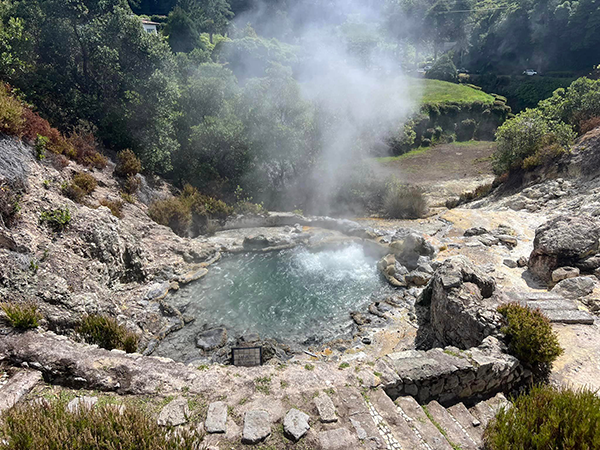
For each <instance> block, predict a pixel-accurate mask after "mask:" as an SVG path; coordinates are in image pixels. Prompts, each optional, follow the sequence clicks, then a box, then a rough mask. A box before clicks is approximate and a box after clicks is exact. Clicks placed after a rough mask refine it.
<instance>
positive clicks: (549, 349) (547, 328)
mask: <svg viewBox="0 0 600 450" xmlns="http://www.w3.org/2000/svg"><path fill="white" fill-rule="evenodd" d="M498 312H499V313H500V314H502V315H503V316H504V318H505V320H506V324H505V326H504V327H503V328H502V330H501V331H502V332H503V333H504V334H505V336H506V340H507V344H508V350H509V351H510V353H511V354H513V355H514V356H516V357H517V358H518V359H519V360H520V361H521V362H523V363H524V364H526V365H528V366H530V367H532V368H536V369H543V368H544V367H551V366H552V363H553V362H554V361H555V360H556V358H558V357H559V356H560V355H561V354H562V353H563V349H562V348H561V346H560V344H559V342H558V337H557V336H556V334H555V333H554V331H553V330H552V325H551V324H550V320H549V319H548V318H547V317H546V316H544V314H542V313H541V312H540V311H539V310H537V309H531V308H528V307H526V306H522V305H520V304H518V303H507V304H504V305H502V306H500V307H499V308H498Z"/></svg>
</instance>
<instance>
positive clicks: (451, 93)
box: [411, 78, 494, 104]
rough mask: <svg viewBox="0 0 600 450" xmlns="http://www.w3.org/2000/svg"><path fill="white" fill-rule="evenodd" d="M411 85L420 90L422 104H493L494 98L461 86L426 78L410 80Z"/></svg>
mask: <svg viewBox="0 0 600 450" xmlns="http://www.w3.org/2000/svg"><path fill="white" fill-rule="evenodd" d="M411 83H414V84H415V88H416V89H422V98H421V103H422V104H426V103H428V104H440V103H450V102H453V103H473V102H475V101H480V102H484V103H494V97H492V96H491V95H489V94H486V93H485V92H483V91H478V90H476V89H473V88H470V87H468V86H465V85H462V84H454V83H448V82H446V81H439V80H428V79H426V78H423V79H418V80H417V79H415V80H411Z"/></svg>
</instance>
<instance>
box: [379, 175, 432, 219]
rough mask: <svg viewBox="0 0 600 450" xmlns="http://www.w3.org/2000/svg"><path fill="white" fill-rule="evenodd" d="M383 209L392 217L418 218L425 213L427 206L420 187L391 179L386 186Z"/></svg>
mask: <svg viewBox="0 0 600 450" xmlns="http://www.w3.org/2000/svg"><path fill="white" fill-rule="evenodd" d="M383 210H384V212H385V214H386V215H387V216H388V217H391V218H393V219H418V218H420V217H423V216H425V215H426V214H427V211H428V208H427V201H426V200H425V197H423V191H422V190H421V188H419V187H416V186H409V185H405V184H402V183H400V182H398V181H391V182H389V183H388V185H387V187H386V193H385V195H384V198H383Z"/></svg>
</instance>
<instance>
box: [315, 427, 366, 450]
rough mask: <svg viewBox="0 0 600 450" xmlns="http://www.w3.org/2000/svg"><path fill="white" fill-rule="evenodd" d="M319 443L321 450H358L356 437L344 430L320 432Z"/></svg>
mask: <svg viewBox="0 0 600 450" xmlns="http://www.w3.org/2000/svg"><path fill="white" fill-rule="evenodd" d="M319 443H320V444H321V448H322V449H323V450H350V449H355V448H358V441H357V439H356V436H354V435H353V434H352V433H350V431H349V430H347V429H346V428H338V429H337V430H329V431H321V432H320V433H319Z"/></svg>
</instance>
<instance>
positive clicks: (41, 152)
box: [34, 134, 49, 161]
mask: <svg viewBox="0 0 600 450" xmlns="http://www.w3.org/2000/svg"><path fill="white" fill-rule="evenodd" d="M48 141H49V139H48V138H47V137H46V136H42V135H40V134H38V135H37V138H36V140H35V146H34V149H35V158H36V159H37V160H38V161H41V160H42V159H46V146H47V145H48Z"/></svg>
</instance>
